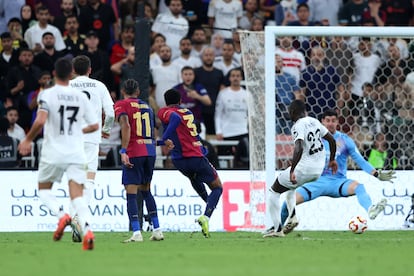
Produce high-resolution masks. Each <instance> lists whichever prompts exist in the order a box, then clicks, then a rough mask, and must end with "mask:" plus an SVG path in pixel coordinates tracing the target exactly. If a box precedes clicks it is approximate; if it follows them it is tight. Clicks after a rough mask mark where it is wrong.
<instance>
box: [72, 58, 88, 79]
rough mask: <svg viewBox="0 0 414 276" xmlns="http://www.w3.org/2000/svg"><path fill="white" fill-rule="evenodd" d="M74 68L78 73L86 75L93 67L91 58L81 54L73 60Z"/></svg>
mask: <svg viewBox="0 0 414 276" xmlns="http://www.w3.org/2000/svg"><path fill="white" fill-rule="evenodd" d="M72 64H73V70H74V71H75V73H76V74H78V75H86V73H88V70H89V68H90V67H91V60H90V58H89V57H87V56H85V55H79V56H77V57H75V58H74V59H73V60H72Z"/></svg>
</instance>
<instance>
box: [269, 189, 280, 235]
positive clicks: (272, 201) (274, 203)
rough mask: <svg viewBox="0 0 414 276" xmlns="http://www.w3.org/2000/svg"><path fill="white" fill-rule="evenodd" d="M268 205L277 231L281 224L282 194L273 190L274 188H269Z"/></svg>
mask: <svg viewBox="0 0 414 276" xmlns="http://www.w3.org/2000/svg"><path fill="white" fill-rule="evenodd" d="M267 205H268V212H269V214H270V218H271V219H272V222H273V225H274V227H275V231H278V230H279V226H280V194H279V193H276V192H275V191H273V190H272V188H270V189H269V198H268V201H267Z"/></svg>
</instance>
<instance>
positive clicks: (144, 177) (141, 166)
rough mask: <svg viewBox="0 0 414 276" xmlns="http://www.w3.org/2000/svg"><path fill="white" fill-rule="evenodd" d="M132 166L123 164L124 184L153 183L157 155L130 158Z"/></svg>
mask: <svg viewBox="0 0 414 276" xmlns="http://www.w3.org/2000/svg"><path fill="white" fill-rule="evenodd" d="M129 162H130V163H131V164H134V166H133V167H132V168H127V167H126V166H124V165H122V184H124V185H129V184H135V185H142V184H148V183H151V180H152V174H153V172H154V165H155V156H143V157H133V158H130V159H129Z"/></svg>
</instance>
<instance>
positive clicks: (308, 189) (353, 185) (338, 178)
mask: <svg viewBox="0 0 414 276" xmlns="http://www.w3.org/2000/svg"><path fill="white" fill-rule="evenodd" d="M322 124H323V125H324V126H325V127H326V128H327V129H328V130H329V132H330V133H331V134H332V135H333V137H334V138H335V140H336V149H337V150H336V162H337V163H338V171H337V173H336V174H332V171H331V169H330V168H328V166H327V165H326V166H325V168H324V171H323V173H322V175H321V177H320V178H319V179H318V180H316V181H313V182H308V183H306V184H304V185H303V186H301V187H299V188H297V189H296V205H299V204H302V203H304V202H306V201H310V200H314V199H316V198H318V197H320V196H329V197H333V198H338V197H348V196H352V195H356V196H357V199H358V202H359V204H360V205H361V206H362V207H363V208H364V209H365V210H366V211H367V212H368V216H369V218H370V219H375V218H376V217H377V216H378V214H379V213H380V212H382V211H383V210H384V208H385V204H386V203H387V201H386V199H382V200H381V201H380V202H379V203H377V204H372V201H371V197H370V196H369V195H368V193H367V192H366V190H365V188H364V185H363V184H361V183H359V182H358V181H356V180H352V179H348V178H347V177H346V172H347V159H348V157H351V158H352V159H353V160H354V161H355V163H356V164H358V166H359V167H360V168H361V169H362V170H363V171H365V172H367V173H368V174H371V175H373V176H374V177H377V178H378V179H379V180H381V181H391V180H392V179H393V178H395V176H394V174H395V172H394V171H389V172H382V171H377V170H376V169H375V168H374V167H372V166H371V164H370V163H368V162H367V161H366V160H365V159H364V158H363V157H362V155H361V154H360V152H359V151H358V149H357V147H356V145H355V142H354V141H353V140H352V139H351V138H350V137H349V136H348V135H346V134H345V133H342V132H339V131H337V130H336V128H337V126H338V116H337V113H336V112H335V110H327V111H325V112H324V113H323V115H322ZM323 142H324V147H325V149H326V154H327V156H328V157H329V144H328V142H327V141H325V140H323ZM328 157H327V158H328ZM391 182H392V181H391ZM288 214H289V213H288V209H287V205H286V202H285V203H284V204H283V206H282V214H281V221H282V225H283V224H284V223H285V221H286V224H285V225H284V227H283V232H284V234H288V233H290V232H291V231H292V230H293V229H294V228H295V227H296V226H297V225H298V224H299V222H298V219H297V218H296V213H295V210H293V212H291V217H289V218H288Z"/></svg>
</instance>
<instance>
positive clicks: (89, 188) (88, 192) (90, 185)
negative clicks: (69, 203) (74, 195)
mask: <svg viewBox="0 0 414 276" xmlns="http://www.w3.org/2000/svg"><path fill="white" fill-rule="evenodd" d="M94 190H95V180H93V179H87V180H86V182H85V184H84V188H83V197H84V198H85V200H86V203H88V204H89V202H91V198H92V196H93V192H94Z"/></svg>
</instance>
